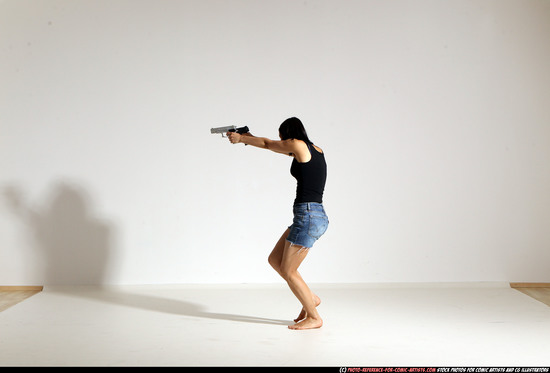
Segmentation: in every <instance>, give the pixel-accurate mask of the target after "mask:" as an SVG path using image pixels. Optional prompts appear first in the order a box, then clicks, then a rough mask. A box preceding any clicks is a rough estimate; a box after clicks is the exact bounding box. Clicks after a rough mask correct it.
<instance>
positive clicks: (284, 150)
mask: <svg viewBox="0 0 550 373" xmlns="http://www.w3.org/2000/svg"><path fill="white" fill-rule="evenodd" d="M227 137H228V138H229V141H230V142H231V143H232V144H238V143H242V144H247V145H252V146H255V147H257V148H262V149H267V150H271V151H273V152H275V153H281V154H286V155H289V154H294V153H296V150H297V149H296V145H297V144H296V141H295V140H280V141H279V140H270V139H268V138H265V137H256V136H252V135H250V134H248V135H240V134H238V133H235V132H229V133H227Z"/></svg>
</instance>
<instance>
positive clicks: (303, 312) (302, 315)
mask: <svg viewBox="0 0 550 373" xmlns="http://www.w3.org/2000/svg"><path fill="white" fill-rule="evenodd" d="M313 302H315V307H319V305H320V304H321V298H319V297H318V296H317V295H315V294H313ZM306 317H307V312H306V310H305V309H304V308H303V307H302V310H301V311H300V314H299V315H298V317H297V318H295V319H294V322H298V321H300V320H303V319H305V318H306Z"/></svg>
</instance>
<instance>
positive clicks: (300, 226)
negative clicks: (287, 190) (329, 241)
mask: <svg viewBox="0 0 550 373" xmlns="http://www.w3.org/2000/svg"><path fill="white" fill-rule="evenodd" d="M293 211H294V220H293V221H292V225H291V226H290V227H289V228H290V232H289V233H288V236H287V238H286V240H287V241H289V242H290V243H291V244H293V245H298V246H303V247H306V248H308V249H309V248H311V247H312V246H313V244H314V243H315V241H317V240H318V239H319V238H320V237H321V236H322V235H323V233H325V232H326V230H327V228H328V216H327V214H326V213H325V209H324V208H323V205H322V204H321V203H317V202H305V203H297V204H295V205H294V209H293Z"/></svg>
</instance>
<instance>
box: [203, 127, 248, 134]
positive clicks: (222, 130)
mask: <svg viewBox="0 0 550 373" xmlns="http://www.w3.org/2000/svg"><path fill="white" fill-rule="evenodd" d="M248 131H249V129H248V127H247V126H244V127H236V126H226V127H217V128H211V129H210V133H212V134H216V133H221V135H222V137H225V134H226V133H227V132H237V133H238V134H239V135H242V134H243V133H247V132H248Z"/></svg>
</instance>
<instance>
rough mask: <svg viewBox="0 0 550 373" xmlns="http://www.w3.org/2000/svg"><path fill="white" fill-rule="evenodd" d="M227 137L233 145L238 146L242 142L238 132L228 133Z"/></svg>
mask: <svg viewBox="0 0 550 373" xmlns="http://www.w3.org/2000/svg"><path fill="white" fill-rule="evenodd" d="M226 136H227V138H228V139H229V142H230V143H231V144H238V143H240V142H241V135H240V134H238V133H237V132H227V134H226Z"/></svg>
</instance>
